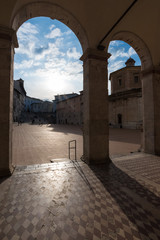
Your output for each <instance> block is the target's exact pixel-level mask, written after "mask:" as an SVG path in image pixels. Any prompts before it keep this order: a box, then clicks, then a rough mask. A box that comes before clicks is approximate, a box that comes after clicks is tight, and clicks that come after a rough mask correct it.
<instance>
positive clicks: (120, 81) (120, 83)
mask: <svg viewBox="0 0 160 240" xmlns="http://www.w3.org/2000/svg"><path fill="white" fill-rule="evenodd" d="M118 84H119V86H122V79H121V78H119V79H118Z"/></svg>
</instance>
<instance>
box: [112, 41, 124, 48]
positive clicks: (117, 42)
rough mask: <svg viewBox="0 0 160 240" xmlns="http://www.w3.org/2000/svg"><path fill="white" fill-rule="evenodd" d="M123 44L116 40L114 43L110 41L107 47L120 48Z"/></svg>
mask: <svg viewBox="0 0 160 240" xmlns="http://www.w3.org/2000/svg"><path fill="white" fill-rule="evenodd" d="M122 44H123V42H122V41H118V40H115V41H111V42H110V44H109V46H111V47H112V46H113V47H115V46H116V47H117V46H120V45H122Z"/></svg>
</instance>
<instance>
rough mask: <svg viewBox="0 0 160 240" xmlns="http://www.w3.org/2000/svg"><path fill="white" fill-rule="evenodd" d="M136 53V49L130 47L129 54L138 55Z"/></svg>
mask: <svg viewBox="0 0 160 240" xmlns="http://www.w3.org/2000/svg"><path fill="white" fill-rule="evenodd" d="M136 54H137V53H136V51H135V50H134V49H133V48H132V47H130V48H129V50H128V55H129V56H130V57H131V56H133V55H136Z"/></svg>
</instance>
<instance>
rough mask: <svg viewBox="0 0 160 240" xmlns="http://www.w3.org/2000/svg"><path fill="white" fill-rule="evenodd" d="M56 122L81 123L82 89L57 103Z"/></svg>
mask: <svg viewBox="0 0 160 240" xmlns="http://www.w3.org/2000/svg"><path fill="white" fill-rule="evenodd" d="M56 122H57V123H58V124H74V125H82V124H83V91H81V92H80V95H78V94H76V96H73V97H72V98H68V99H66V100H62V101H59V102H58V103H57V111H56Z"/></svg>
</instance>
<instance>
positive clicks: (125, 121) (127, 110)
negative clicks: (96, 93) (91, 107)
mask: <svg viewBox="0 0 160 240" xmlns="http://www.w3.org/2000/svg"><path fill="white" fill-rule="evenodd" d="M125 64H126V67H124V68H122V69H120V70H117V71H115V72H112V73H111V74H110V81H111V95H110V96H109V125H110V126H111V127H118V128H129V129H141V128H142V125H143V113H142V83H141V77H140V72H141V67H140V66H135V61H134V60H133V59H132V58H129V59H128V60H127V62H126V63H125Z"/></svg>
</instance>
